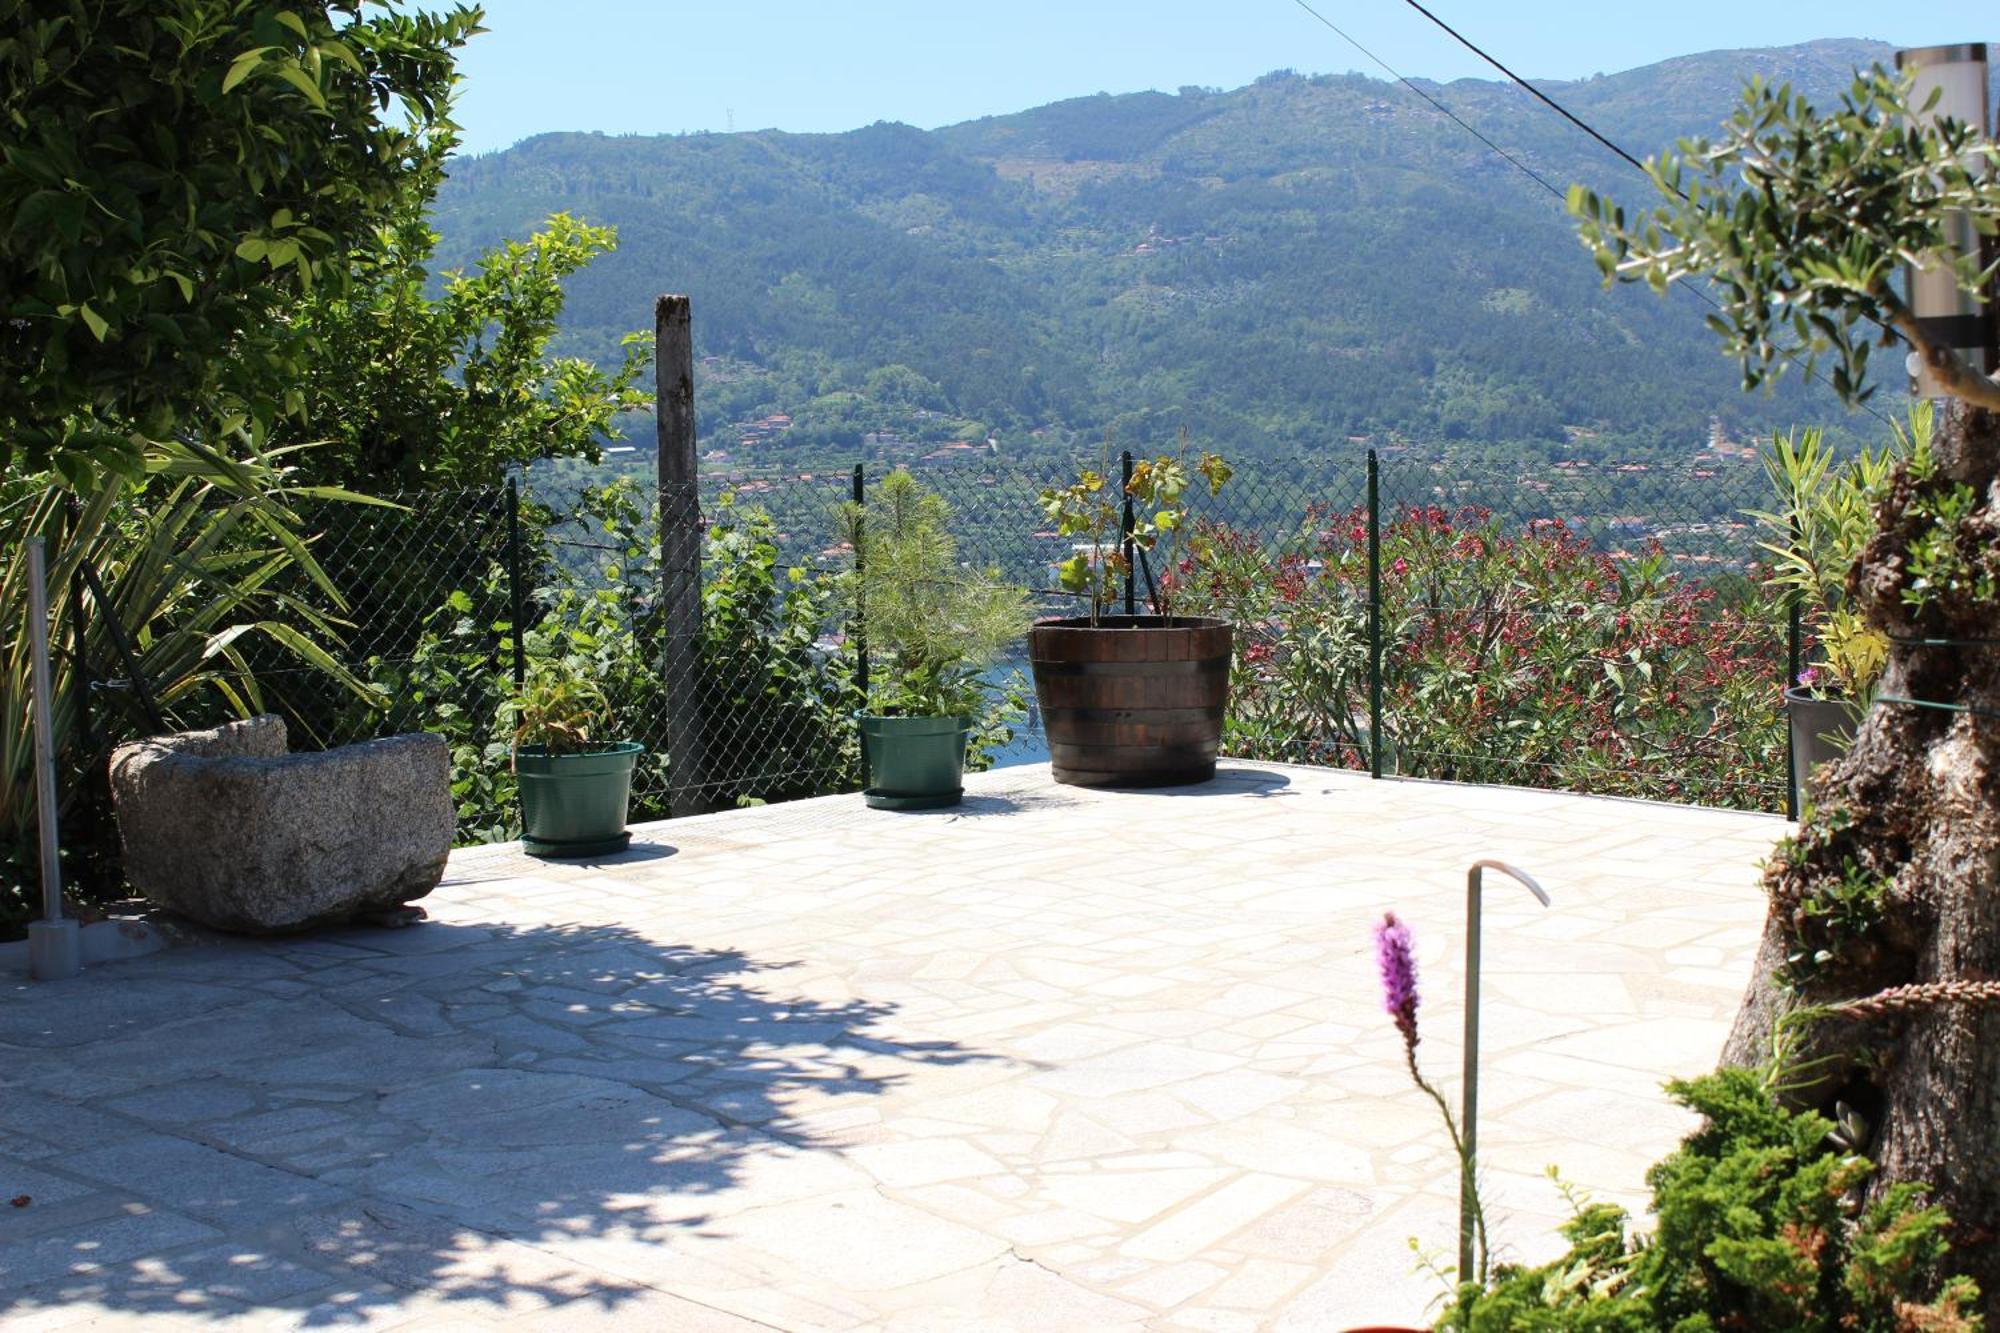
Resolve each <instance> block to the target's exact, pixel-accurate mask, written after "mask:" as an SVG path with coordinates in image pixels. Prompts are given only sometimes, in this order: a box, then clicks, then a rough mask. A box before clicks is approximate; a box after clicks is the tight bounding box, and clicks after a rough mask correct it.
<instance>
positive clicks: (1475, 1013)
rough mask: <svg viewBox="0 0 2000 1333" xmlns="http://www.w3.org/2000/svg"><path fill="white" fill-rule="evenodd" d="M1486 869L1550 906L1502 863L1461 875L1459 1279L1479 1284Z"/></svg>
mask: <svg viewBox="0 0 2000 1333" xmlns="http://www.w3.org/2000/svg"><path fill="white" fill-rule="evenodd" d="M1488 870H1498V871H1499V872H1500V873H1502V874H1503V875H1511V876H1512V877H1513V878H1515V879H1517V880H1519V881H1520V882H1521V883H1523V884H1525V885H1527V887H1528V892H1530V893H1532V894H1534V895H1535V897H1536V898H1537V899H1539V900H1540V901H1541V904H1542V906H1544V907H1547V906H1548V905H1549V895H1548V894H1547V892H1545V891H1544V890H1543V888H1542V886H1541V885H1539V884H1537V883H1536V882H1535V880H1534V877H1533V876H1532V875H1529V874H1528V873H1527V872H1526V871H1523V870H1516V869H1515V868H1514V867H1513V866H1510V865H1508V864H1507V863H1506V862H1505V861H1494V860H1490V859H1488V860H1479V861H1474V862H1473V863H1472V868H1471V869H1470V870H1468V871H1466V872H1465V1063H1464V1065H1463V1066H1462V1067H1461V1068H1460V1070H1459V1086H1460V1089H1461V1091H1460V1098H1461V1100H1460V1102H1459V1109H1458V1132H1459V1141H1460V1142H1461V1143H1463V1144H1464V1145H1465V1150H1464V1151H1465V1155H1464V1157H1463V1158H1462V1159H1461V1160H1460V1162H1459V1173H1458V1280H1459V1281H1460V1282H1461V1283H1465V1282H1472V1281H1476V1280H1477V1275H1476V1274H1475V1273H1474V1272H1473V1270H1472V1238H1473V1232H1474V1223H1473V1204H1472V1200H1473V1191H1474V1189H1475V1187H1476V1185H1477V1184H1478V1182H1477V1181H1475V1180H1474V1179H1473V1163H1474V1162H1475V1161H1476V1160H1477V1158H1478V1153H1479V953H1480V950H1479V932H1480V911H1479V909H1480V889H1481V888H1482V881H1483V879H1484V877H1485V872H1486V871H1488Z"/></svg>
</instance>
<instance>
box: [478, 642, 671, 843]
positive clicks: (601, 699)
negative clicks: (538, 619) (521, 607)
mask: <svg viewBox="0 0 2000 1333" xmlns="http://www.w3.org/2000/svg"><path fill="white" fill-rule="evenodd" d="M502 707H503V709H504V710H505V714H506V716H507V717H508V719H509V720H510V721H512V722H513V724H514V773H515V777H516V778H517V780H518V782H519V785H520V791H521V846H522V848H523V849H524V850H525V851H526V852H527V853H528V854H529V855H530V856H545V857H581V856H603V855H607V854H609V853H612V852H620V851H623V850H624V849H625V848H626V846H627V845H629V844H630V842H631V839H632V835H631V834H630V833H629V832H627V831H626V828H625V820H626V814H627V810H628V807H629V805H630V801H631V795H632V769H633V766H634V765H635V764H636V763H637V762H638V759H639V755H640V754H641V753H642V752H643V750H644V749H645V747H644V746H642V745H640V744H639V743H638V742H637V741H609V740H606V739H605V737H607V736H609V735H611V734H613V733H612V717H611V705H610V702H609V701H608V700H607V699H606V698H605V695H604V690H603V688H602V687H601V686H600V685H599V684H598V683H597V682H596V681H595V680H594V679H592V677H591V674H590V666H589V663H588V661H587V660H585V659H583V658H580V657H575V656H568V657H561V658H555V659H549V660H544V661H540V662H537V663H535V665H534V666H533V667H532V668H530V670H529V671H528V674H527V678H526V679H525V680H524V681H523V682H522V684H521V687H520V689H519V690H517V691H516V692H515V694H514V697H513V698H512V699H510V700H508V701H507V702H506V703H505V704H504V705H502Z"/></svg>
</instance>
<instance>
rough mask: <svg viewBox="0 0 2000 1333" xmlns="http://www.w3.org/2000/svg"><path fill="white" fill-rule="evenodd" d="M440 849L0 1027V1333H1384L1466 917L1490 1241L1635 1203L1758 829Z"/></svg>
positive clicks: (1071, 810) (1761, 831)
mask: <svg viewBox="0 0 2000 1333" xmlns="http://www.w3.org/2000/svg"><path fill="white" fill-rule="evenodd" d="M968 787H969V791H970V796H969V799H968V800H967V801H966V803H965V804H964V805H963V806H962V807H960V808H959V809H957V810H955V811H943V812H934V813H928V814H891V813H885V812H879V811H871V810H868V809H865V808H864V807H863V805H862V804H861V802H860V800H859V798H858V797H835V798H829V799H826V800H820V801H811V802H801V803H796V804H792V805H786V806H773V807H766V808H762V809H755V810H743V811H733V812H729V813H725V814H719V815H713V816H706V817H703V818H700V819H694V820H683V821H679V822H676V823H673V824H671V825H667V824H659V825H651V826H647V827H644V828H642V829H640V830H639V831H638V840H637V842H636V843H635V845H634V848H633V850H632V851H631V852H630V853H628V854H626V855H625V856H622V857H620V858H616V859H614V860H611V861H607V862H603V863H599V864H594V865H581V866H577V865H571V866H560V865H555V864H546V863H539V862H534V861H530V860H527V859H525V858H523V857H521V856H520V855H519V854H518V851H517V850H515V849H513V848H507V847H501V848H487V849H478V850H471V851H464V852H460V853H457V854H455V855H454V856H453V858H452V862H451V869H450V873H449V875H448V878H447V881H446V883H445V884H444V885H443V886H442V887H441V888H440V889H439V890H438V891H437V892H436V893H435V894H434V895H433V896H432V897H431V898H430V899H429V900H428V906H429V907H430V910H431V914H432V918H433V919H432V920H431V921H430V922H429V923H427V924H425V925H422V926H420V927H416V928H412V929H407V930H401V931H385V930H353V931H338V932H329V933H322V934H320V935H317V936H313V937H309V938H303V939H291V940H278V941H263V942H257V941H241V940H234V941H231V940H219V939H214V938H207V939H202V940H197V941H194V942H190V943H188V944H185V945H183V946H181V947H176V948H174V949H171V950H169V951H167V952H165V953H162V954H157V955H154V956H152V957H148V958H142V959H136V960H132V961H127V962H121V963H115V964H107V965H103V966H99V967H95V968H92V969H90V970H89V971H88V972H86V974H85V975H84V976H83V977H81V978H79V979H77V980H75V981H71V982H63V983H57V984H48V985H41V986H31V985H28V984H26V983H21V984H18V985H9V986H7V987H5V988H0V1061H4V1065H0V1200H5V1199H9V1198H16V1197H21V1198H24V1199H25V1202H23V1203H21V1204H20V1206H15V1207H9V1206H6V1205H5V1203H4V1202H0V1323H4V1325H5V1326H6V1327H7V1328H9V1329H19V1330H33V1329H58V1328H73V1327H74V1328H85V1327H116V1326H121V1325H122V1324H124V1323H126V1322H135V1323H136V1322H139V1321H142V1320H143V1321H144V1322H145V1324H146V1326H147V1327H148V1328H153V1327H160V1328H166V1329H171V1328H174V1327H189V1328H192V1327H209V1326H213V1325H222V1324H228V1325H235V1324H241V1325H243V1326H248V1327H259V1328H320V1327H330V1328H390V1327H397V1328H409V1329H425V1330H442V1329H469V1328H493V1327H500V1328H548V1329H565V1330H567V1329H577V1330H584V1329H596V1328H604V1329H612V1328H657V1329H675V1330H689V1331H691V1333H705V1331H706V1330H740V1329H753V1328H766V1327H769V1328H780V1329H850V1328H852V1329H861V1328H868V1329H878V1328H879V1329H888V1330H896V1331H897V1333H931V1331H942V1330H974V1329H982V1330H983V1329H1023V1330H1028V1329H1032V1330H1038V1331H1040V1330H1061V1329H1079V1330H1100V1329H1158V1330H1208V1331H1209V1333H1235V1331H1236V1330H1252V1329H1262V1328H1274V1329H1300V1330H1306V1329H1311V1330H1319V1329H1339V1328H1342V1327H1345V1326H1346V1325H1349V1324H1356V1323H1366V1322H1376V1321H1392V1320H1413V1319H1417V1318H1420V1317H1421V1316H1422V1314H1423V1312H1424V1309H1425V1306H1426V1302H1427V1301H1429V1300H1430V1299H1431V1298H1432V1297H1434V1296H1435V1295H1436V1293H1437V1292H1438V1290H1439V1285H1438V1282H1437V1280H1436V1279H1435V1278H1434V1277H1431V1276H1429V1275H1426V1274H1423V1273H1421V1272H1418V1271H1416V1269H1415V1268H1414V1256H1413V1254H1412V1252H1411V1248H1410V1241H1411V1239H1412V1238H1414V1239H1415V1240H1416V1241H1417V1242H1418V1243H1419V1244H1420V1245H1421V1246H1423V1247H1425V1248H1426V1249H1427V1250H1429V1251H1432V1252H1434V1253H1436V1254H1437V1255H1438V1256H1439V1257H1440V1259H1441V1260H1442V1258H1443V1257H1444V1256H1445V1255H1446V1254H1447V1253H1448V1252H1449V1251H1450V1250H1451V1249H1452V1247H1453V1243H1454V1234H1455V1178H1456V1177H1455V1167H1454V1164H1453V1162H1452V1160H1451V1159H1450V1154H1449V1149H1448V1147H1447V1145H1446V1143H1445V1140H1444V1136H1443V1134H1442V1133H1441V1132H1440V1129H1439V1126H1438V1124H1437V1123H1436V1121H1435V1119H1434V1117H1433V1115H1432V1114H1430V1113H1429V1112H1428V1110H1427V1107H1428V1103H1427V1102H1426V1101H1425V1100H1424V1099H1423V1098H1422V1097H1421V1096H1420V1095H1419V1094H1418V1093H1416V1092H1415V1091H1414V1090H1413V1089H1412V1088H1411V1087H1410V1085H1409V1083H1408V1082H1407V1079H1406V1076H1405V1073H1404V1070H1403V1066H1402V1058H1401V1055H1402V1053H1401V1049H1400V1047H1399V1045H1398V1040H1397V1037H1396V1033H1395V1031H1394V1029H1393V1028H1392V1027H1391V1025H1390V1024H1389V1022H1388V1020H1387V1019H1386V1017H1385V1016H1384V1015H1383V1014H1382V1012H1381V1009H1380V1001H1379V996H1378V990H1377V983H1376V977H1375V964H1374V960H1373V954H1372V948H1371V945H1370V941H1369V926H1370V925H1371V923H1372V922H1373V921H1374V920H1375V919H1377V918H1378V917H1379V914H1380V913H1381V912H1382V911H1383V910H1384V909H1388V908H1393V909H1395V910H1396V911H1397V912H1398V913H1400V914H1401V915H1402V916H1404V917H1405V918H1406V919H1407V920H1408V921H1409V922H1410V923H1411V925H1412V927H1413V929H1414V930H1415V932H1416V935H1417V940H1418V947H1419V954H1420V961H1421V964H1422V967H1423V992H1424V997H1425V1002H1424V1008H1423V1033H1424V1037H1423V1043H1422V1048H1421V1054H1422V1057H1423V1061H1424V1064H1425V1067H1426V1069H1427V1071H1428V1072H1429V1073H1430V1074H1431V1075H1432V1076H1433V1077H1434V1078H1435V1079H1436V1080H1437V1081H1438V1082H1440V1083H1441V1084H1442V1085H1443V1086H1444V1087H1445V1088H1446V1090H1447V1092H1448V1094H1449V1095H1453V1096H1455V1095H1456V1087H1457V1068H1458V1061H1459V1051H1458V1048H1457V1046H1456V1044H1455V1043H1456V1037H1457V1028H1458V1023H1459V1018H1460V1011H1459V1009H1458V1001H1457V993H1458V990H1459V986H1460V981H1461V977H1460V971H1459V965H1458V961H1457V957H1458V951H1459V950H1460V949H1461V948H1462V946H1463V941H1462V937H1461V935H1460V933H1459V932H1460V927H1461V917H1462V913H1463V897H1464V874H1465V867H1466V865H1467V864H1468V863H1469V862H1470V861H1471V860H1472V859H1473V858H1474V857H1475V856H1483V855H1495V854H1497V855H1504V856H1506V857H1508V858H1509V859H1511V860H1514V861H1515V862H1517V863H1518V864H1519V865H1521V866H1522V867H1524V868H1525V869H1527V870H1529V871H1530V872H1531V873H1534V874H1536V875H1537V876H1539V877H1540V878H1541V880H1542V882H1543V883H1544V884H1545V885H1546V886H1547V887H1548V889H1549V890H1550V892H1551V893H1552V894H1553V896H1554V898H1555V905H1554V906H1553V907H1552V908H1550V909H1547V910H1544V909H1542V908H1541V907H1539V906H1537V905H1536V904H1535V903H1533V902H1532V901H1531V900H1530V898H1529V896H1528V895H1527V893H1526V892H1525V891H1523V890H1521V889H1520V888H1519V887H1518V886H1515V885H1513V884H1511V883H1508V882H1506V881H1504V880H1495V881H1492V882H1491V883H1490V885H1489V888H1488V890H1487V899H1488V913H1487V918H1486V921H1487V930H1486V969H1487V971H1486V985H1487V992H1486V995H1487V1001H1486V1004H1485V1006H1484V1008H1483V1010H1482V1015H1483V1034H1484V1035H1483V1047H1484V1056H1485V1058H1484V1069H1485V1076H1484V1080H1483V1082H1482V1102H1483V1106H1484V1115H1483V1116H1482V1123H1481V1127H1480V1128H1481V1136H1482V1137H1481V1141H1482V1145H1483V1147H1484V1150H1485V1151H1484V1174H1485V1179H1486V1187H1487V1191H1488V1199H1489V1209H1490V1211H1491V1213H1492V1215H1493V1229H1494V1236H1495V1240H1496V1243H1497V1244H1498V1245H1499V1246H1500V1247H1501V1248H1503V1249H1506V1250H1509V1251H1511V1252H1512V1253H1513V1254H1515V1255H1516V1256H1518V1257H1523V1258H1536V1257H1540V1256H1543V1255H1546V1254H1548V1253H1550V1252H1551V1248H1552V1246H1553V1245H1554V1243H1555V1242H1554V1238H1553V1236H1552V1234H1551V1230H1550V1229H1551V1227H1552V1226H1553V1225H1554V1223H1555V1222H1556V1221H1558V1220H1560V1218H1561V1217H1562V1216H1563V1215H1564V1205H1563V1203H1562V1200H1561V1197H1560V1195H1559V1194H1558V1192H1557V1191H1556V1189H1555V1188H1554V1186H1553V1185H1552V1184H1551V1183H1550V1182H1549V1181H1548V1180H1547V1179H1546V1178H1545V1177H1544V1176H1543V1174H1542V1172H1543V1168H1544V1167H1545V1166H1546V1165H1548V1164H1551V1163H1555V1164H1559V1165H1560V1167H1561V1168H1562V1171H1563V1174H1564V1177H1565V1179H1566V1180H1568V1181H1570V1182H1572V1183H1573V1184H1575V1185H1578V1186H1581V1187H1583V1188H1585V1189H1588V1190H1590V1191H1592V1192H1593V1193H1595V1194H1597V1195H1599V1196H1602V1197H1608V1198H1611V1199H1614V1200H1619V1201H1622V1202H1626V1203H1630V1204H1633V1205H1642V1204H1643V1193H1642V1184H1641V1178H1642V1173H1643V1171H1644V1168H1645V1165H1646V1164H1647V1163H1648V1162H1649V1161H1650V1160H1652V1159H1653V1158H1654V1157H1655V1156H1657V1155H1658V1154H1659V1153H1660V1152H1662V1151H1663V1150H1665V1149H1666V1148H1667V1147H1668V1146H1670V1145H1671V1144H1672V1142H1673V1141H1674V1140H1675V1138H1676V1137H1677V1136H1678V1135H1679V1133H1681V1132H1682V1131H1683V1129H1684V1128H1685V1122H1684V1120H1683V1118H1682V1116H1681V1114H1680V1113H1678V1112H1677V1111H1675V1110H1674V1109H1673V1108H1672V1107H1671V1106H1669V1105H1668V1104H1667V1103H1666V1101H1665V1100H1664V1098H1663V1097H1662V1096H1661V1095H1660V1094H1659V1091H1658V1087H1659V1084H1660V1082H1661V1080H1662V1079H1663V1078H1665V1077H1668V1076H1670V1075H1673V1074H1676V1073H1691V1072H1695V1071H1698V1070H1700V1069H1702V1068H1704V1067H1705V1066H1707V1065H1708V1064H1710V1062H1712V1060H1713V1058H1714V1056H1715V1054H1716V1051H1717V1049H1718V1048H1719V1046H1720V1043H1721V1040H1722V1036H1723V1033H1724V1031H1725V1029H1726V1027H1727V1023H1728V1019H1729V1016H1730V1014H1731V1012H1732V1011H1733V1008H1734V1005H1735V1001H1736V998H1737V995H1738V994H1739V992H1740V989H1741V987H1742V984H1743V982H1744V980H1745V978H1746V977H1747V975H1748V970H1749V962H1750V956H1751V952H1752V949H1753V946H1754V944H1755V940H1756V930H1757V925H1758V921H1759V919H1760V915H1761V898H1760V896H1759V893H1758V891H1757V888H1756V876H1757V871H1756V865H1757V862H1758V861H1759V860H1760V859H1761V858H1762V856H1763V855H1764V854H1765V853H1766V852H1767V851H1768V850H1769V847H1770V845H1771V843H1772V841H1773V840H1774V839H1775V838H1776V837H1777V836H1778V835H1779V834H1780V833H1781V832H1782V831H1783V829H1784V825H1783V824H1782V823H1780V822H1779V821H1777V820H1775V819H1771V818H1766V817H1760V816H1753V815H1743V814H1734V813H1721V812H1715V811H1699V810H1689V809H1681V808H1674V807H1667V806H1658V805H1649V804H1643V803H1636V802H1625V801H1610V800H1594V799H1588V798H1580V797H1572V796H1562V795H1553V794H1549V793H1543V792H1528V791H1516V790H1503V789H1495V788H1476V787H1454V786H1445V785H1432V784H1425V783H1414V782H1393V781H1385V782H1372V783H1371V782H1370V781H1368V780H1367V779H1366V778H1364V777H1359V776H1356V775H1352V774H1345V773H1334V772H1328V771H1325V770H1319V769H1310V768H1288V767H1282V766H1277V765H1264V764H1228V765H1226V766H1225V769H1224V773H1223V775H1222V776H1221V777H1220V778H1219V779H1218V780H1217V781H1216V782H1215V783H1214V784H1211V785H1209V786H1207V787H1203V788H1198V789H1182V790H1176V791H1168V792H1157V793H1130V792H1120V793H1098V792H1086V791H1078V790H1073V789H1068V788H1059V787H1055V786H1053V785H1051V784H1050V783H1049V781H1048V775H1047V770H1046V768H1031V769H1010V770H1004V771H1002V772H998V773H990V774H984V775H981V776H979V777H975V778H973V779H970V780H969V782H968Z"/></svg>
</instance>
